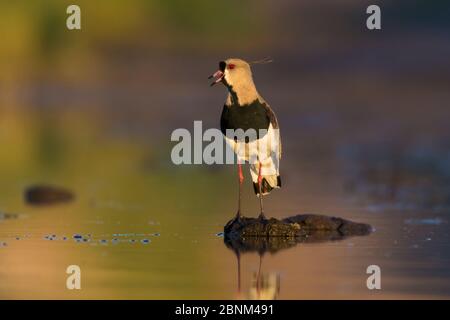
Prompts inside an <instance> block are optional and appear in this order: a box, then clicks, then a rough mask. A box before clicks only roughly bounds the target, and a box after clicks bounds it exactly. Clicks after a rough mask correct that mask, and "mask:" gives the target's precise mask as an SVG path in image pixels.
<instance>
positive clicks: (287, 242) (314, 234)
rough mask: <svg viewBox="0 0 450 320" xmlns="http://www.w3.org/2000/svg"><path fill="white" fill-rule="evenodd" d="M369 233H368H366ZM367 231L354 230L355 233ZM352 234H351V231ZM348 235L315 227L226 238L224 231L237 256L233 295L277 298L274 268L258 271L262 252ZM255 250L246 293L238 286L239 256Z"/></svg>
mask: <svg viewBox="0 0 450 320" xmlns="http://www.w3.org/2000/svg"><path fill="white" fill-rule="evenodd" d="M367 234H369V233H367ZM367 234H357V235H359V236H363V235H367ZM353 236H354V235H353ZM348 237H350V236H349V235H343V234H342V233H340V232H339V231H326V230H318V231H311V232H309V233H308V234H305V235H303V236H301V237H247V238H234V239H233V238H230V237H227V236H226V235H225V237H224V243H225V245H226V246H227V248H229V249H230V250H232V251H233V252H234V254H235V255H236V259H237V295H238V298H241V299H252V300H274V299H277V297H278V295H279V293H280V288H281V283H280V276H279V274H278V273H276V272H266V273H264V272H262V267H263V261H264V255H265V254H266V253H270V254H275V253H277V252H279V251H281V250H285V249H289V248H293V247H295V246H296V245H297V244H302V243H303V244H307V243H320V242H328V241H339V240H343V239H346V238H348ZM253 252H256V253H257V254H258V255H259V266H258V271H257V272H254V273H253V275H252V281H251V285H250V289H249V290H248V293H246V294H244V293H243V292H242V286H241V283H242V282H241V256H242V255H243V254H245V253H253Z"/></svg>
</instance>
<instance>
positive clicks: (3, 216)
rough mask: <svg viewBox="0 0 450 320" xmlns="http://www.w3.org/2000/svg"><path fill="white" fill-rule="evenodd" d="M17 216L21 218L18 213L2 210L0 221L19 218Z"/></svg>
mask: <svg viewBox="0 0 450 320" xmlns="http://www.w3.org/2000/svg"><path fill="white" fill-rule="evenodd" d="M17 218H19V215H18V214H16V213H6V212H0V221H2V220H11V219H17Z"/></svg>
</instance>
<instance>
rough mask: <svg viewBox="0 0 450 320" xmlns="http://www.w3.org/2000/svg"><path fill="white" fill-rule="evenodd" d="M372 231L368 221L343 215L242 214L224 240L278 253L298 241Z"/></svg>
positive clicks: (239, 246)
mask: <svg viewBox="0 0 450 320" xmlns="http://www.w3.org/2000/svg"><path fill="white" fill-rule="evenodd" d="M371 232H372V227H371V226H370V225H368V224H364V223H357V222H352V221H349V220H345V219H342V218H336V217H328V216H323V215H315V214H302V215H297V216H293V217H289V218H285V219H282V220H278V219H275V218H271V219H263V220H261V219H256V218H245V217H241V218H240V219H238V220H234V219H233V220H231V221H229V222H228V223H227V225H226V226H225V229H224V242H225V244H226V245H227V246H228V247H229V248H230V249H233V250H234V251H238V252H251V251H257V252H259V253H261V254H262V253H265V252H270V253H275V252H277V251H279V250H283V249H287V248H290V247H293V246H296V245H297V244H298V243H316V242H326V241H337V240H343V239H345V238H347V237H351V236H364V235H368V234H370V233H371Z"/></svg>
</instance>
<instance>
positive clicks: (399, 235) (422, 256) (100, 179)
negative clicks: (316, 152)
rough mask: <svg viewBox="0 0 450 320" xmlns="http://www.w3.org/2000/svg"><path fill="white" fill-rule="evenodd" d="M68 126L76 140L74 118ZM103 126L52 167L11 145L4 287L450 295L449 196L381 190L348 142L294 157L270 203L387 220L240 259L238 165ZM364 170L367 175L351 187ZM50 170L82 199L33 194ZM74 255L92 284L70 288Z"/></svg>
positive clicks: (119, 294)
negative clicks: (41, 198)
mask: <svg viewBox="0 0 450 320" xmlns="http://www.w3.org/2000/svg"><path fill="white" fill-rule="evenodd" d="M27 132H28V131H27ZM63 132H66V134H67V136H66V139H68V140H70V139H72V136H71V135H70V133H67V132H70V128H68V129H66V130H65V131H63ZM92 132H93V133H92V135H93V136H94V137H96V138H94V139H93V140H94V142H92V141H91V142H89V141H88V140H90V139H87V138H83V137H81V138H80V136H78V135H77V138H76V139H75V140H71V141H72V143H71V144H70V146H69V147H65V148H66V150H62V151H61V150H60V149H58V148H56V150H59V151H55V152H56V153H57V154H58V156H55V159H59V160H55V161H56V162H57V163H56V165H55V167H56V168H57V169H51V170H50V169H46V168H45V166H43V165H42V162H40V160H39V158H33V157H30V156H26V157H20V154H19V153H18V152H16V153H15V154H10V155H11V157H12V158H13V159H14V158H15V159H16V162H14V163H15V164H11V163H8V164H9V167H10V168H14V169H12V170H4V172H3V176H4V177H5V178H4V179H3V180H2V182H1V190H2V191H3V192H2V193H1V194H0V204H1V205H2V215H0V270H1V271H0V298H6V299H14V298H19V299H25V298H58V299H59V298H60V299H66V298H81V299H90V298H100V299H104V298H112V299H118V298H126V299H239V298H244V299H257V298H277V299H312V298H325V299H328V298H329V299H341V298H352V299H361V298H374V299H391V298H449V297H450V271H449V266H450V254H449V252H450V250H449V243H450V242H449V240H450V238H449V230H450V228H449V219H448V217H449V215H448V211H447V207H446V206H445V205H446V204H445V203H440V206H435V205H430V206H427V205H424V203H425V204H426V203H428V202H426V201H425V202H420V203H416V202H414V201H412V202H411V201H410V202H409V205H404V203H405V200H404V199H403V198H400V200H398V199H397V198H395V197H394V198H392V197H388V198H386V199H384V198H383V199H384V200H383V199H380V195H379V194H377V196H376V197H373V195H372V194H371V193H370V192H368V191H367V190H371V188H370V187H367V186H371V185H372V184H373V181H372V180H371V179H369V178H367V177H365V176H364V175H363V176H361V175H359V173H358V172H356V173H355V172H353V171H351V170H350V171H351V172H350V173H349V170H348V168H347V167H345V166H342V165H340V164H339V163H340V162H339V160H338V158H339V155H338V154H337V155H335V158H331V159H328V160H321V161H319V162H317V161H310V160H308V158H304V157H302V158H301V159H302V161H301V163H302V165H301V166H299V165H293V163H292V162H285V167H286V169H285V170H287V171H289V170H292V168H296V171H295V172H292V173H291V174H290V175H287V176H286V179H285V181H284V182H285V183H284V186H283V189H281V190H280V191H275V192H274V193H273V194H272V195H270V196H269V197H267V198H266V212H267V215H269V216H275V217H280V218H281V217H285V216H288V215H295V214H299V213H306V212H309V213H317V214H327V215H335V216H340V217H343V218H347V219H351V220H354V221H360V222H366V223H370V224H371V225H372V226H373V227H374V229H375V231H374V232H373V233H372V234H371V235H369V236H364V237H352V238H347V239H344V240H342V241H334V242H320V243H299V244H297V245H295V246H293V247H291V248H288V249H283V250H280V251H278V252H276V253H275V254H270V253H267V252H266V253H263V252H260V253H257V252H253V253H243V254H241V255H240V257H239V264H240V269H239V267H238V256H237V255H236V253H235V251H233V250H231V249H230V248H228V247H227V246H226V245H225V244H224V238H223V234H222V233H221V232H222V231H223V225H224V224H225V223H226V222H227V221H228V220H229V219H230V218H232V216H233V215H234V210H235V200H236V199H235V197H236V185H235V183H236V177H235V172H234V168H233V167H226V168H219V169H217V170H212V169H211V168H208V167H207V166H198V167H195V168H191V167H184V168H182V167H175V166H170V165H168V166H167V167H165V166H164V161H163V160H161V159H164V155H160V154H158V153H155V152H153V150H152V147H151V146H148V145H146V144H140V143H136V142H130V141H127V140H123V141H120V140H119V142H118V141H116V140H114V141H113V142H111V140H110V139H107V140H102V139H103V138H102V136H101V135H99V136H97V135H96V134H95V130H94V131H92ZM24 134H30V135H33V132H28V133H24ZM86 136H88V135H86ZM83 139H86V140H83ZM91 145H96V147H95V148H93V147H92V148H91V147H90V146H91ZM289 148H290V147H289V144H287V150H288V152H289ZM291 149H292V150H294V148H291ZM87 151H89V152H87ZM292 153H293V152H292ZM292 153H291V159H292V158H293V155H292ZM325 158H326V157H325ZM351 159H353V160H354V159H355V157H354V156H351ZM353 160H352V161H353ZM7 161H8V160H7V159H5V158H4V159H3V162H4V164H5V163H6V162H7ZM354 161H356V162H358V161H363V163H366V164H367V163H368V164H369V166H370V163H371V161H369V160H364V159H363V160H360V159H359V160H354ZM350 162H351V161H350V159H346V160H345V161H344V162H343V163H344V164H347V163H350ZM336 163H338V164H339V165H336ZM354 167H356V166H354ZM408 174H411V173H406V175H408ZM381 176H382V175H381ZM432 176H433V175H432ZM439 177H442V176H439ZM352 179H353V181H356V182H357V183H356V185H357V186H366V187H356V188H351V191H349V190H347V188H345V187H343V185H345V183H344V182H346V181H352ZM355 179H356V180H355ZM380 179H381V180H380ZM380 179H378V180H377V183H380V181H381V182H383V179H384V178H380ZM40 181H45V182H49V183H59V184H63V185H64V186H66V187H70V188H71V189H72V191H73V192H74V193H75V194H76V199H75V200H74V201H73V202H71V203H66V204H59V205H54V206H31V205H27V204H26V203H24V200H23V199H22V193H23V190H24V189H25V187H26V186H27V185H28V184H30V183H35V182H40ZM299 181H301V182H299ZM388 181H390V180H388ZM385 182H386V185H387V186H388V187H389V183H387V181H385ZM247 183H248V181H247ZM408 183H409V182H408ZM354 185H355V183H353V186H354ZM416 185H417V184H416ZM246 186H247V187H248V188H246V189H245V192H244V197H243V199H244V207H243V210H244V214H247V215H255V216H256V215H257V207H258V203H257V200H256V198H255V197H254V195H253V194H252V193H251V192H252V191H251V187H250V184H248V185H246ZM398 188H399V190H402V188H403V184H402V183H399V184H398ZM252 213H254V214H252ZM69 265H78V266H80V268H81V273H82V278H81V287H82V289H81V290H68V289H66V279H67V277H68V275H67V274H66V268H67V267H68V266H69ZM369 265H378V266H380V268H381V276H382V278H381V286H382V289H381V290H368V289H367V286H366V280H367V278H368V276H369V275H368V274H366V269H367V267H368V266H369Z"/></svg>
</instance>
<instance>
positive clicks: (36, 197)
mask: <svg viewBox="0 0 450 320" xmlns="http://www.w3.org/2000/svg"><path fill="white" fill-rule="evenodd" d="M24 198H25V202H26V203H28V204H31V205H49V204H56V203H65V202H70V201H72V200H73V199H74V198H75V196H74V194H73V193H72V192H71V191H69V190H67V189H64V188H60V187H55V186H46V185H36V186H31V187H28V188H27V189H26V190H25V193H24Z"/></svg>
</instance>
